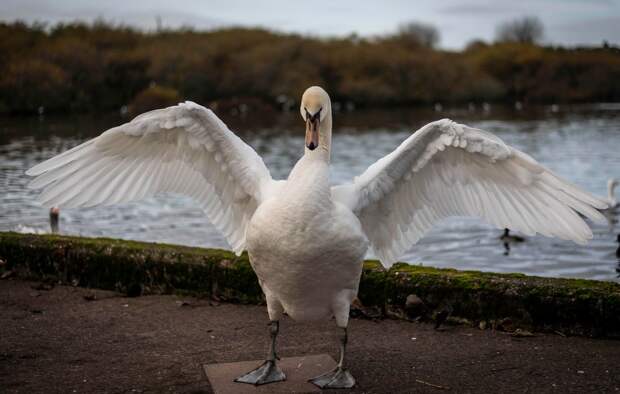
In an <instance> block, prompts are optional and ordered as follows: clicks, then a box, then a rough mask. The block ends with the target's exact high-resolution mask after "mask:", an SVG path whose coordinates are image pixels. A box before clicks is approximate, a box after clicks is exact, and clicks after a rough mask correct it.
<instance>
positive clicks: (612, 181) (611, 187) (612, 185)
mask: <svg viewBox="0 0 620 394" xmlns="http://www.w3.org/2000/svg"><path fill="white" fill-rule="evenodd" d="M616 186H618V180H617V179H616V178H610V179H608V180H607V190H608V191H609V192H610V193H612V194H613V192H614V189H615V188H616Z"/></svg>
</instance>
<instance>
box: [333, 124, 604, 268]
mask: <svg viewBox="0 0 620 394" xmlns="http://www.w3.org/2000/svg"><path fill="white" fill-rule="evenodd" d="M332 196H333V198H334V199H335V200H336V201H339V202H341V203H343V204H345V205H347V206H348V207H349V208H350V209H351V210H352V211H353V212H354V213H356V214H357V216H358V218H359V219H360V222H361V224H362V228H363V229H364V232H365V233H366V235H367V237H368V239H369V241H370V243H371V245H372V248H373V252H374V253H375V254H376V255H377V257H379V259H380V260H381V262H382V263H384V264H385V265H388V266H389V265H391V264H392V263H394V262H395V261H396V259H398V257H399V256H400V255H401V254H402V253H404V252H405V251H406V250H407V249H408V248H410V247H411V246H412V245H413V244H415V243H416V242H417V241H418V240H419V239H420V238H421V237H422V236H423V235H424V233H426V231H428V230H429V229H430V228H431V227H432V226H433V224H434V223H436V222H437V221H439V220H441V219H443V218H446V217H449V216H477V217H481V218H483V219H484V220H485V221H487V222H489V223H491V224H493V225H495V226H497V227H499V228H511V229H515V230H519V231H522V232H523V233H525V234H528V235H533V234H535V233H541V234H543V235H547V236H553V237H558V238H562V239H567V240H572V241H575V242H577V243H585V242H586V240H587V239H589V238H591V237H592V231H591V230H590V228H589V227H588V225H587V224H586V223H585V222H584V221H583V220H582V219H581V218H580V217H579V216H578V215H577V212H579V213H581V214H583V215H585V216H587V217H589V218H592V219H597V220H604V218H603V217H602V215H601V214H600V213H599V212H598V211H597V209H602V208H605V207H606V204H605V202H604V201H602V200H600V199H599V198H597V197H595V196H592V195H591V194H589V193H587V192H585V191H582V190H580V189H579V188H578V187H576V186H574V185H571V184H570V183H569V182H566V181H565V180H563V179H561V178H560V177H558V176H557V175H555V174H554V173H552V172H551V171H550V170H548V169H547V168H545V167H543V166H542V165H540V164H539V163H538V162H536V161H535V160H534V159H532V158H531V157H530V156H528V155H526V154H525V153H523V152H520V151H519V150H517V149H514V148H512V147H510V146H508V145H506V144H505V143H504V142H503V141H502V140H501V139H499V138H498V137H496V136H494V135H492V134H490V133H487V132H485V131H483V130H478V129H474V128H471V127H467V126H465V125H461V124H458V123H454V122H452V121H450V120H447V119H445V120H441V121H437V122H433V123H430V124H428V125H426V126H424V127H423V128H421V129H420V130H418V131H417V132H415V133H414V134H413V135H411V136H410V137H409V138H407V139H406V140H405V141H404V142H403V143H402V144H401V145H400V146H399V147H398V148H396V150H394V151H393V152H392V153H390V154H388V155H387V156H385V157H383V158H382V159H380V160H379V161H377V162H376V163H375V164H373V165H371V166H370V167H368V169H367V170H366V171H365V172H364V173H363V174H361V175H360V176H359V177H357V178H355V179H354V180H353V182H352V183H350V184H346V185H342V186H336V187H334V188H333V189H332Z"/></svg>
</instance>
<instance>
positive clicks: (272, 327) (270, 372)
mask: <svg viewBox="0 0 620 394" xmlns="http://www.w3.org/2000/svg"><path fill="white" fill-rule="evenodd" d="M279 331H280V322H279V321H277V320H272V321H271V322H270V323H269V333H270V335H271V346H270V348H269V355H268V356H267V360H265V362H264V363H263V364H262V365H261V366H260V367H258V368H256V369H255V370H253V371H250V372H248V373H246V374H245V375H242V376H239V377H238V378H237V379H235V382H238V383H249V384H253V385H256V386H258V385H261V384H267V383H273V382H281V381H283V380H286V375H284V372H282V370H281V369H280V368H279V367H278V365H277V363H276V362H277V360H279V358H278V356H277V355H276V337H277V336H278V332H279Z"/></svg>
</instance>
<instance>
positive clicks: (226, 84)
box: [0, 23, 620, 113]
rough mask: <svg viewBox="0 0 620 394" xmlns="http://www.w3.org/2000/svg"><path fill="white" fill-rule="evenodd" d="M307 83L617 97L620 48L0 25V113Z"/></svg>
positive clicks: (405, 97) (420, 99)
mask: <svg viewBox="0 0 620 394" xmlns="http://www.w3.org/2000/svg"><path fill="white" fill-rule="evenodd" d="M312 84H319V85H322V86H324V87H326V88H327V89H328V90H329V92H330V94H331V95H332V99H333V100H334V101H336V102H340V103H353V104H355V105H357V106H388V105H409V104H424V103H437V102H441V103H445V102H453V103H469V102H474V103H480V102H510V103H512V102H515V101H521V102H525V103H527V102H550V103H557V102H587V101H590V102H592V101H620V50H618V49H617V48H613V47H611V48H610V47H600V48H581V49H564V48H555V47H542V46H538V45H535V44H531V43H518V42H504V43H495V44H488V43H484V42H476V43H472V44H471V45H469V46H468V47H467V48H466V49H465V50H463V51H462V52H451V51H443V50H437V49H433V48H432V46H429V45H423V43H420V42H418V41H416V40H411V39H410V37H407V36H406V35H404V34H395V35H392V36H385V37H379V38H372V39H370V38H369V39H365V38H359V37H355V36H351V37H348V38H338V39H336V38H334V39H319V38H310V37H303V36H299V35H290V34H279V33H274V32H271V31H267V30H261V29H241V28H231V29H223V30H217V31H211V32H194V31H191V30H175V31H160V32H151V33H145V32H140V31H137V30H133V29H130V28H126V27H117V26H111V25H108V24H105V23H95V24H92V25H85V24H67V25H57V26H55V27H53V28H45V27H44V26H42V25H36V24H35V25H26V24H23V23H10V24H7V23H3V24H0V112H3V113H36V112H37V111H42V110H43V109H44V110H45V111H46V112H50V111H51V112H84V111H95V110H96V111H108V110H110V111H111V110H114V111H117V110H119V109H120V108H129V110H132V109H133V110H135V111H140V110H144V109H148V108H152V107H157V106H161V105H168V104H170V103H174V102H177V101H179V100H185V99H188V100H195V101H197V102H200V103H205V104H206V103H211V102H214V101H217V102H219V103H221V105H225V103H233V104H234V105H240V103H242V104H243V105H245V106H248V105H249V106H264V107H272V108H277V107H280V106H292V105H294V102H295V101H296V100H298V98H299V96H300V94H301V92H302V91H303V89H305V88H306V87H307V86H309V85H312Z"/></svg>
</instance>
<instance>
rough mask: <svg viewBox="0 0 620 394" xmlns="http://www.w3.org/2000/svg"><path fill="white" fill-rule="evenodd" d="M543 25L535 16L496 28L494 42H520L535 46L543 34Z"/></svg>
mask: <svg viewBox="0 0 620 394" xmlns="http://www.w3.org/2000/svg"><path fill="white" fill-rule="evenodd" d="M544 30H545V28H544V26H543V23H542V22H541V21H540V19H538V18H537V17H535V16H526V17H523V18H520V19H515V20H512V21H509V22H505V23H502V24H501V25H499V26H498V27H497V30H496V34H495V36H496V40H497V41H499V42H520V43H524V44H535V43H538V42H540V40H542V38H543V34H544Z"/></svg>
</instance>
